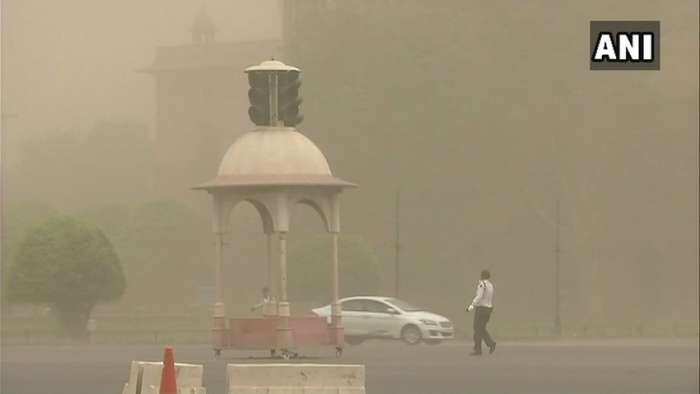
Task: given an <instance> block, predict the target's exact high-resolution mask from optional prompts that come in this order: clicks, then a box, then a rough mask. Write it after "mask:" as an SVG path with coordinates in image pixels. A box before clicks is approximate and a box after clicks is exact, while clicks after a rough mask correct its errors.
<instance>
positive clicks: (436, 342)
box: [424, 339, 442, 345]
mask: <svg viewBox="0 0 700 394" xmlns="http://www.w3.org/2000/svg"><path fill="white" fill-rule="evenodd" d="M424 342H425V343H427V344H428V345H439V344H440V343H442V340H441V339H425V340H424Z"/></svg>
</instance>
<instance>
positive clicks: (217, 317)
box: [212, 231, 228, 353]
mask: <svg viewBox="0 0 700 394" xmlns="http://www.w3.org/2000/svg"><path fill="white" fill-rule="evenodd" d="M225 235H226V233H224V232H222V231H217V232H216V302H215V303H214V314H213V318H212V346H213V347H214V350H215V351H216V352H217V353H219V352H220V351H221V349H224V348H225V347H226V345H227V344H228V340H227V332H226V307H225V305H224V237H225Z"/></svg>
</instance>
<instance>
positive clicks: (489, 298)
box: [471, 279, 493, 308]
mask: <svg viewBox="0 0 700 394" xmlns="http://www.w3.org/2000/svg"><path fill="white" fill-rule="evenodd" d="M471 305H472V306H474V307H477V306H485V307H487V308H493V283H491V281H490V280H488V279H483V280H480V281H479V284H478V285H477V286H476V297H474V300H473V301H472V304H471Z"/></svg>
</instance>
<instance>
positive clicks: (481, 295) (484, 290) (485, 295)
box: [467, 270, 496, 356]
mask: <svg viewBox="0 0 700 394" xmlns="http://www.w3.org/2000/svg"><path fill="white" fill-rule="evenodd" d="M490 278H491V273H490V272H489V271H488V270H483V271H481V280H480V281H479V284H478V285H477V287H476V297H474V300H473V301H472V303H471V304H469V306H468V307H467V311H469V312H471V311H473V310H474V309H476V311H475V312H474V351H473V352H472V353H471V355H472V356H480V355H481V341H482V340H483V341H484V342H486V346H488V347H489V353H493V352H494V351H495V350H496V341H494V340H493V338H491V335H490V334H489V332H488V331H487V330H486V323H488V322H489V318H491V312H492V311H493V283H491V280H490Z"/></svg>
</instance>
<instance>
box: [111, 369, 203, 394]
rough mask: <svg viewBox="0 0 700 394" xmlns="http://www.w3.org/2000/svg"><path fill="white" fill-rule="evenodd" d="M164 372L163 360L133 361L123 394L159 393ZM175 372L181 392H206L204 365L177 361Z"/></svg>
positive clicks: (188, 393)
mask: <svg viewBox="0 0 700 394" xmlns="http://www.w3.org/2000/svg"><path fill="white" fill-rule="evenodd" d="M162 372H163V363H162V362H159V361H157V362H151V361H132V362H131V369H130V371H129V382H128V383H126V384H125V385H124V389H123V390H122V394H158V391H159V389H160V378H161V375H162ZM175 373H176V375H177V385H178V388H179V390H180V394H205V393H206V390H205V389H204V387H202V381H203V376H204V366H203V365H199V364H185V363H175Z"/></svg>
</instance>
